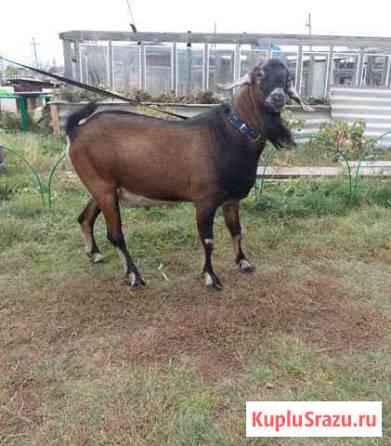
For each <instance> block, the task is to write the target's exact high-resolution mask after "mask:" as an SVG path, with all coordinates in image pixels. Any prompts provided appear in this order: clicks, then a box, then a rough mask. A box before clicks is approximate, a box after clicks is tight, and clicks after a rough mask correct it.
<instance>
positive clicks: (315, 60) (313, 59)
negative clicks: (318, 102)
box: [301, 52, 328, 99]
mask: <svg viewBox="0 0 391 446" xmlns="http://www.w3.org/2000/svg"><path fill="white" fill-rule="evenodd" d="M327 67H328V54H316V53H313V52H311V53H303V72H302V73H303V78H302V87H301V94H302V96H303V97H304V98H307V99H310V98H311V99H323V98H324V92H325V86H326V79H327Z"/></svg>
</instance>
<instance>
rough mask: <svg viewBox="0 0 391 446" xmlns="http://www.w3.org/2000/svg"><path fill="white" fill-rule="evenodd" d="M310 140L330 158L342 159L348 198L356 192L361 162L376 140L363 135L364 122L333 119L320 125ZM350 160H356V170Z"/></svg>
mask: <svg viewBox="0 0 391 446" xmlns="http://www.w3.org/2000/svg"><path fill="white" fill-rule="evenodd" d="M312 142H315V143H317V144H319V145H320V146H321V147H323V149H324V150H325V152H326V153H327V154H328V156H329V157H330V158H334V159H335V160H339V159H340V160H342V161H343V163H344V165H345V167H346V171H347V177H348V187H349V196H350V199H352V198H353V196H354V194H355V193H356V192H357V188H358V179H359V170H360V167H361V165H362V162H363V161H364V160H365V159H368V158H369V157H370V155H371V151H372V149H373V147H374V144H375V142H376V140H374V139H373V138H370V137H367V136H365V122H364V121H361V120H356V121H354V122H353V123H352V124H349V122H347V121H343V120H335V121H332V122H329V123H325V124H323V125H321V127H320V130H319V133H317V134H316V135H315V136H314V137H313V138H312ZM352 160H358V163H357V167H356V170H355V171H354V170H353V169H352V164H351V161H352Z"/></svg>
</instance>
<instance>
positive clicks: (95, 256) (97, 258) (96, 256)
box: [87, 252, 104, 263]
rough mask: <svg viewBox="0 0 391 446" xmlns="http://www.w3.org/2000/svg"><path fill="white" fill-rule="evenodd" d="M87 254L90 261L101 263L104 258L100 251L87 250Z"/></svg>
mask: <svg viewBox="0 0 391 446" xmlns="http://www.w3.org/2000/svg"><path fill="white" fill-rule="evenodd" d="M87 256H88V257H89V259H90V262H91V263H101V262H103V260H104V256H103V254H101V253H100V252H89V253H87Z"/></svg>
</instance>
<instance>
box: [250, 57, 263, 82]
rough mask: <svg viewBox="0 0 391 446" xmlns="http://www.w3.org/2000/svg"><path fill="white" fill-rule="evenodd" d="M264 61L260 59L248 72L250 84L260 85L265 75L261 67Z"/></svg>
mask: <svg viewBox="0 0 391 446" xmlns="http://www.w3.org/2000/svg"><path fill="white" fill-rule="evenodd" d="M263 64H264V61H261V62H260V63H259V64H258V65H256V66H255V67H254V68H253V70H252V71H251V73H250V80H251V83H252V84H255V85H261V84H262V81H263V79H264V77H265V71H264V69H263Z"/></svg>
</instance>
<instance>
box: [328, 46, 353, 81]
mask: <svg viewBox="0 0 391 446" xmlns="http://www.w3.org/2000/svg"><path fill="white" fill-rule="evenodd" d="M358 59H359V57H358V54H354V53H337V54H334V57H333V61H332V64H333V66H332V74H331V79H330V84H331V85H334V86H338V85H343V86H345V87H351V86H355V85H356V76H357V69H358Z"/></svg>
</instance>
